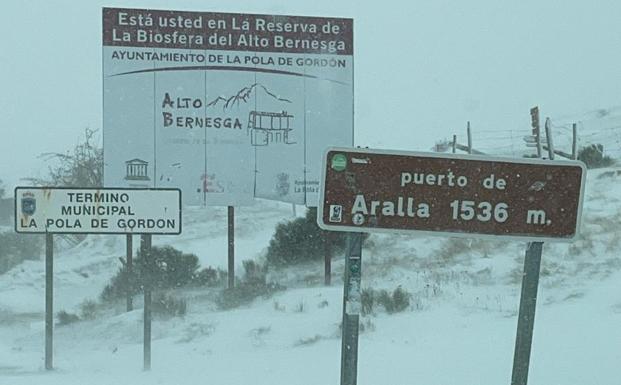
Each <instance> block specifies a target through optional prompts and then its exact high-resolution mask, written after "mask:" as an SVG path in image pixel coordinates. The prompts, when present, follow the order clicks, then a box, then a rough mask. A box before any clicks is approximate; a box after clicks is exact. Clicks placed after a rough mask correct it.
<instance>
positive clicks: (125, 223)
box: [15, 187, 181, 235]
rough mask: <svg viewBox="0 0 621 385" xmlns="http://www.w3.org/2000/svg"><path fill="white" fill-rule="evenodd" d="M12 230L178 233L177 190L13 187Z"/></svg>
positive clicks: (178, 209)
mask: <svg viewBox="0 0 621 385" xmlns="http://www.w3.org/2000/svg"><path fill="white" fill-rule="evenodd" d="M15 231H16V232H18V233H61V234H62V233H82V234H162V235H163V234H181V190H179V189H112V188H99V189H95V188H93V189H74V188H59V187H49V188H46V187H17V188H16V189H15Z"/></svg>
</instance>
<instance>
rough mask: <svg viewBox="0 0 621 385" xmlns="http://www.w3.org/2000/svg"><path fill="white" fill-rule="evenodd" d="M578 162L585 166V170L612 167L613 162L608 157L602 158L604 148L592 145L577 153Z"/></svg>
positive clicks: (599, 145)
mask: <svg viewBox="0 0 621 385" xmlns="http://www.w3.org/2000/svg"><path fill="white" fill-rule="evenodd" d="M578 160H581V161H583V162H584V164H586V166H587V168H600V167H609V166H612V165H613V164H614V163H615V161H614V159H612V158H611V157H609V156H607V155H606V156H604V146H603V145H601V144H592V145H590V146H587V147H583V148H581V149H580V151H578Z"/></svg>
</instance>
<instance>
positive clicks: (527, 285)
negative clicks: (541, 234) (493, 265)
mask: <svg viewBox="0 0 621 385" xmlns="http://www.w3.org/2000/svg"><path fill="white" fill-rule="evenodd" d="M542 248H543V242H531V243H529V244H528V248H527V249H526V256H525V257H524V275H523V276H522V294H521V297H520V312H519V315H518V326H517V336H516V339H515V353H514V356H513V373H512V375H511V385H526V383H527V382H528V367H529V363H530V351H531V346H532V342H533V328H534V325H535V308H536V305H537V288H538V286H539V271H540V267H541V251H542Z"/></svg>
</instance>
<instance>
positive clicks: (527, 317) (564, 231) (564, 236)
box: [317, 146, 586, 385]
mask: <svg viewBox="0 0 621 385" xmlns="http://www.w3.org/2000/svg"><path fill="white" fill-rule="evenodd" d="M550 147H551V146H550ZM585 175H586V167H585V166H584V164H583V163H582V162H576V161H552V160H550V161H543V160H535V159H512V158H492V157H481V156H478V155H467V156H458V155H454V154H447V155H438V154H435V153H416V152H405V151H386V150H369V149H352V148H330V149H328V150H327V151H326V153H325V157H324V167H323V177H322V181H323V184H322V186H321V190H320V194H321V195H320V199H319V208H318V210H317V224H318V225H319V227H321V228H322V229H324V230H331V231H344V232H349V233H350V236H349V241H348V246H347V257H346V264H345V289H344V297H343V342H342V355H341V385H351V384H355V383H356V367H357V350H358V317H359V313H360V308H361V301H360V297H361V296H360V268H361V266H360V256H361V242H362V240H361V236H360V232H390V233H397V232H401V233H405V232H407V233H411V232H417V233H419V234H421V233H423V234H425V233H427V234H430V235H450V236H457V237H473V236H476V237H478V238H485V237H487V238H493V239H526V240H528V241H530V242H531V243H530V244H529V247H528V251H527V253H526V258H525V263H524V278H523V279H524V282H523V286H522V298H521V303H520V314H519V323H518V331H517V341H516V347H515V357H514V359H515V361H514V370H513V379H512V385H526V379H527V376H528V362H529V358H530V350H531V343H532V334H533V325H534V323H533V322H534V317H535V305H536V300H537V285H538V281H539V269H540V264H541V250H542V245H543V243H542V241H544V240H546V241H547V240H550V241H571V240H572V239H574V238H575V237H576V236H577V233H578V229H579V226H580V217H581V212H582V202H583V195H584V183H585ZM559 192H562V194H559Z"/></svg>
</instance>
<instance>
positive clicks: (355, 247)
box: [341, 233, 362, 385]
mask: <svg viewBox="0 0 621 385" xmlns="http://www.w3.org/2000/svg"><path fill="white" fill-rule="evenodd" d="M361 259H362V233H349V234H348V237H347V255H346V256H345V278H344V288H343V324H342V339H341V385H356V382H357V378H358V332H359V320H360V310H361V308H362V303H361V293H360V290H361V289H360V282H361V277H362V271H361V270H362V260H361Z"/></svg>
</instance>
